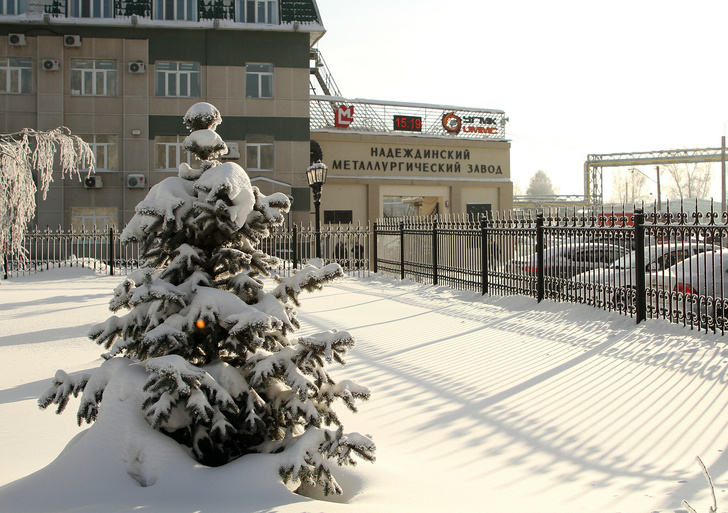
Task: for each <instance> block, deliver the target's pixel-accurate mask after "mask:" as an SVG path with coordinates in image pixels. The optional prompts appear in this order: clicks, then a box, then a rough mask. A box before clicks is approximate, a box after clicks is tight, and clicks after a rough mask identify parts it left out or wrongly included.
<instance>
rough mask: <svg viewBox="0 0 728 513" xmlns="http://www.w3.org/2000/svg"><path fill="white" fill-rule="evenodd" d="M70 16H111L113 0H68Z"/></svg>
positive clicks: (112, 14)
mask: <svg viewBox="0 0 728 513" xmlns="http://www.w3.org/2000/svg"><path fill="white" fill-rule="evenodd" d="M70 4H71V5H70V8H71V15H70V16H71V17H72V18H113V17H114V2H113V0H70Z"/></svg>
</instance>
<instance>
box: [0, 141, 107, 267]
mask: <svg viewBox="0 0 728 513" xmlns="http://www.w3.org/2000/svg"><path fill="white" fill-rule="evenodd" d="M56 155H57V156H58V161H59V163H60V168H61V177H65V176H66V175H68V176H69V177H70V176H73V175H76V176H78V177H79V178H80V173H79V169H88V170H89V173H90V172H92V171H93V168H94V163H95V162H94V160H95V159H94V155H93V151H92V150H91V148H90V147H89V145H88V144H87V143H85V142H84V141H83V140H82V139H81V138H79V137H78V136H75V135H72V134H71V131H70V130H68V128H66V127H59V128H56V129H54V130H50V131H47V132H42V131H36V130H32V129H30V128H25V129H23V130H21V131H20V132H16V133H13V134H0V252H2V254H3V255H6V256H10V257H12V258H20V259H22V258H25V256H26V255H25V253H24V251H23V246H22V241H23V237H24V236H25V230H26V228H27V226H28V223H29V222H30V220H31V219H33V217H34V216H35V207H36V204H35V196H36V192H37V191H38V190H40V191H41V193H42V197H43V199H45V197H46V194H47V193H48V188H49V187H50V184H51V182H52V181H53V176H52V175H53V168H54V163H55V162H56ZM34 173H35V174H36V177H37V178H36V179H34V177H33V174H34ZM36 180H37V184H36Z"/></svg>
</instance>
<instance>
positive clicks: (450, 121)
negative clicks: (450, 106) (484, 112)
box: [442, 112, 463, 134]
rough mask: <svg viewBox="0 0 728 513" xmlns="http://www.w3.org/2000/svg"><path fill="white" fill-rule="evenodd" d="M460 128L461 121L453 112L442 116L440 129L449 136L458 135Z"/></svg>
mask: <svg viewBox="0 0 728 513" xmlns="http://www.w3.org/2000/svg"><path fill="white" fill-rule="evenodd" d="M462 126H463V120H462V119H460V116H458V115H457V114H455V113H454V112H448V113H447V114H445V115H444V116H442V127H443V128H444V129H445V130H447V131H448V132H450V133H451V134H457V133H459V132H460V128H462Z"/></svg>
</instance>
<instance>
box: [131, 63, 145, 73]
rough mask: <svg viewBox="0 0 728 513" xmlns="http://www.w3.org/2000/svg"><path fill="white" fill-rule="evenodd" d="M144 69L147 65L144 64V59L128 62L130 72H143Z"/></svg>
mask: <svg viewBox="0 0 728 513" xmlns="http://www.w3.org/2000/svg"><path fill="white" fill-rule="evenodd" d="M146 70H147V67H146V66H145V65H144V61H136V62H130V63H129V73H132V74H137V73H144V72H145V71H146Z"/></svg>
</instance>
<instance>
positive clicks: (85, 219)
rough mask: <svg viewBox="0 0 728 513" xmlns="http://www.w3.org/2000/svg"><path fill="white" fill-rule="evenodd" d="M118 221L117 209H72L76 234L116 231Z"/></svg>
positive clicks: (72, 221)
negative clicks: (112, 229)
mask: <svg viewBox="0 0 728 513" xmlns="http://www.w3.org/2000/svg"><path fill="white" fill-rule="evenodd" d="M118 220H119V219H118V212H117V209H116V208H115V207H96V208H94V207H71V227H72V229H73V231H74V232H80V231H85V232H86V233H89V232H94V231H96V232H99V231H101V230H104V231H106V230H108V229H109V228H114V229H116V228H117V224H118Z"/></svg>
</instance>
